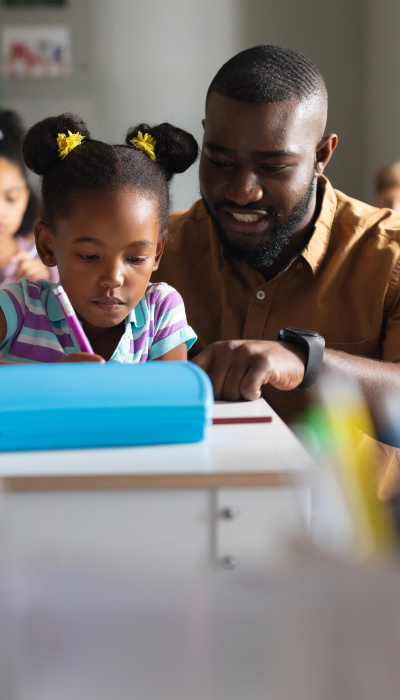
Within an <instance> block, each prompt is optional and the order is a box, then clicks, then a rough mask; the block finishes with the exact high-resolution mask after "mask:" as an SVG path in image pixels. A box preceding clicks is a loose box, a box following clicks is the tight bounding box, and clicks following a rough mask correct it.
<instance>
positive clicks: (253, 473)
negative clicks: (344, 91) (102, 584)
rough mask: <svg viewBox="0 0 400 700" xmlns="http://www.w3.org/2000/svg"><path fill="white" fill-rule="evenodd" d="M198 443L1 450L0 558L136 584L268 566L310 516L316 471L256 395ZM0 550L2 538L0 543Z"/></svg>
mask: <svg viewBox="0 0 400 700" xmlns="http://www.w3.org/2000/svg"><path fill="white" fill-rule="evenodd" d="M215 416H216V417H219V418H221V417H234V416H245V417H251V416H272V422H270V423H261V424H244V425H243V424H240V425H213V426H212V427H211V428H210V432H209V436H208V438H207V440H205V441H204V442H203V443H199V444H190V445H167V446H157V447H139V448H129V449H128V448H121V449H101V450H69V451H51V452H50V451H49V452H30V453H28V452H20V453H2V454H0V478H1V481H0V483H1V484H2V487H3V491H4V494H3V503H2V506H3V507H2V509H0V512H2V513H3V532H4V533H5V534H4V537H3V551H4V552H5V553H6V554H7V556H9V557H11V558H15V559H16V560H21V559H22V560H24V559H26V558H27V557H28V558H29V559H30V560H33V561H34V562H43V561H46V562H54V561H57V562H60V561H61V562H64V561H68V562H69V565H71V566H77V567H78V568H79V567H80V566H81V564H82V563H83V562H84V563H85V565H87V566H88V567H90V568H93V567H94V568H95V569H96V570H97V569H106V570H110V569H112V570H120V569H121V570H124V571H129V573H130V574H132V575H134V576H135V577H139V578H141V579H142V578H149V579H151V580H153V579H154V577H160V576H161V577H162V578H166V579H170V578H174V579H176V578H178V579H181V578H187V577H189V578H190V577H192V576H197V575H198V574H201V573H205V572H210V571H211V572H213V571H214V572H215V571H221V569H224V568H226V569H230V570H231V571H233V570H236V571H244V572H245V571H250V570H253V569H257V570H258V569H260V568H261V569H265V567H268V565H269V563H270V561H271V560H272V559H273V558H274V557H275V556H277V555H279V552H280V551H281V543H282V538H284V537H286V535H287V534H288V533H291V532H295V531H297V530H298V529H299V528H301V527H304V523H306V522H309V520H310V499H311V496H310V493H311V489H310V486H309V484H310V479H309V477H310V474H312V472H313V471H314V469H315V464H314V463H313V461H312V460H311V458H310V457H309V455H308V454H307V452H306V451H305V450H304V448H303V447H302V445H301V444H300V443H299V442H298V440H297V438H296V437H295V436H294V435H293V433H292V432H291V431H290V430H289V429H288V428H287V426H286V425H285V424H284V423H283V422H282V421H281V420H280V418H279V417H278V416H277V415H276V414H275V413H274V412H273V411H272V409H271V408H270V407H269V406H268V405H267V404H266V403H265V402H264V401H263V400H262V399H261V400H259V401H256V402H253V403H238V404H217V405H216V406H215ZM0 544H1V541H0Z"/></svg>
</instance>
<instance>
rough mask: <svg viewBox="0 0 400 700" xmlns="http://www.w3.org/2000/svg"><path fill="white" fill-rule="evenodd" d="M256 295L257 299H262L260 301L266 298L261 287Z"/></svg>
mask: <svg viewBox="0 0 400 700" xmlns="http://www.w3.org/2000/svg"><path fill="white" fill-rule="evenodd" d="M256 297H257V299H260V301H262V300H263V299H265V292H263V290H262V289H259V290H258V292H257V294H256Z"/></svg>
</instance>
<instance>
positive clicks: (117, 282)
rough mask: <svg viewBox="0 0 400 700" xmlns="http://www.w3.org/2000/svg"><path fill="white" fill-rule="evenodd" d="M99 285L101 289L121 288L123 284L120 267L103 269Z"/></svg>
mask: <svg viewBox="0 0 400 700" xmlns="http://www.w3.org/2000/svg"><path fill="white" fill-rule="evenodd" d="M100 284H101V285H102V286H103V287H112V288H115V287H122V286H123V284H124V275H123V270H122V268H121V266H120V265H118V264H114V265H109V266H108V267H107V268H105V269H103V271H102V275H101V278H100Z"/></svg>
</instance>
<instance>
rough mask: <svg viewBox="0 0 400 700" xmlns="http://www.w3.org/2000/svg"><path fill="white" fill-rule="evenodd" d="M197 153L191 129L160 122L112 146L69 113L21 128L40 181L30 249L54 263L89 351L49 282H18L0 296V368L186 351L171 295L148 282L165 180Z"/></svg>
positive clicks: (158, 241)
mask: <svg viewBox="0 0 400 700" xmlns="http://www.w3.org/2000/svg"><path fill="white" fill-rule="evenodd" d="M197 154H198V146H197V143H196V141H195V139H194V138H193V136H191V135H190V134H188V133H187V132H185V131H182V130H181V129H178V128H176V127H173V126H171V125H170V124H161V125H160V126H156V127H154V128H151V129H150V127H149V126H147V125H146V124H141V125H139V126H137V127H135V128H134V129H131V130H130V131H129V132H128V134H127V137H126V145H118V146H111V145H108V144H106V143H102V142H101V141H95V140H93V139H91V138H90V134H89V132H88V129H87V127H86V124H85V123H84V122H83V121H82V120H81V119H79V117H77V116H75V115H73V114H62V115H60V116H59V117H50V118H48V119H44V120H43V121H41V122H39V123H38V124H36V125H35V126H33V127H32V128H31V129H30V130H29V131H28V133H27V135H26V138H25V141H24V146H23V155H24V160H25V163H26V165H27V166H28V168H30V169H31V170H32V171H33V172H35V173H37V174H38V175H41V176H42V212H41V217H42V218H41V221H38V222H36V224H35V228H34V232H35V240H36V248H37V251H38V254H39V256H40V258H41V260H42V262H43V263H44V265H46V266H47V267H50V268H51V267H54V266H55V265H57V267H58V270H59V274H60V282H61V284H62V286H63V287H64V289H65V291H66V293H67V295H68V297H69V299H70V301H71V304H72V306H73V307H74V309H75V312H76V314H77V316H78V318H79V319H80V321H81V323H82V326H83V329H84V331H85V333H86V335H87V337H88V339H89V341H90V343H91V345H92V347H93V350H94V352H95V353H96V355H89V354H85V353H81V352H79V347H78V345H77V343H76V341H75V338H74V337H73V335H72V334H71V332H70V330H69V327H68V325H67V323H66V321H65V318H64V315H63V313H62V312H61V310H60V308H59V307H58V304H57V301H56V299H55V297H54V294H53V293H52V287H53V286H54V285H53V284H52V283H50V282H48V281H46V280H43V279H39V280H36V282H29V281H28V280H26V279H22V280H20V282H19V283H18V284H12V285H9V286H7V287H6V288H5V289H4V290H2V291H0V361H2V362H3V364H5V362H12V363H27V362H58V361H104V360H109V361H111V362H121V363H136V362H145V361H146V360H185V359H186V358H187V348H189V347H190V346H191V345H192V344H193V343H194V341H195V340H196V336H195V334H194V332H193V330H192V329H191V328H190V327H189V326H188V325H187V321H186V316H185V309H184V305H183V302H182V298H181V297H180V295H179V294H178V292H176V291H175V290H174V289H172V287H169V286H168V285H167V284H164V283H158V284H151V283H149V280H150V276H151V273H152V271H153V270H156V269H157V267H158V264H159V261H160V258H161V255H162V252H163V247H164V239H165V236H166V234H167V226H168V214H169V204H170V201H169V188H168V182H169V180H171V178H172V176H173V175H174V173H180V172H184V171H185V170H186V169H187V168H188V167H189V166H190V165H191V164H192V163H193V162H194V161H195V160H196V158H197Z"/></svg>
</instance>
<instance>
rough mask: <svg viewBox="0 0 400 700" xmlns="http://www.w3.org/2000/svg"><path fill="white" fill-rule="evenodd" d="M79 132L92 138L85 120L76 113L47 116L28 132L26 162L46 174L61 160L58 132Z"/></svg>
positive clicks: (38, 173) (31, 167) (23, 150)
mask: <svg viewBox="0 0 400 700" xmlns="http://www.w3.org/2000/svg"><path fill="white" fill-rule="evenodd" d="M68 131H71V133H72V134H76V133H77V132H79V133H80V134H82V136H86V137H87V138H90V133H89V130H88V128H87V126H86V124H85V122H84V121H83V120H82V119H81V118H80V117H78V116H77V115H76V114H68V113H66V114H60V115H59V116H58V117H47V119H43V120H42V121H41V122H37V124H34V126H32V127H31V128H30V129H29V131H28V133H27V134H26V136H25V138H24V142H23V146H22V155H23V157H24V161H25V164H26V165H27V167H28V168H29V170H32V171H33V172H34V173H36V174H37V175H45V173H48V172H49V170H51V168H53V167H54V165H56V163H58V162H59V154H58V145H57V136H58V134H68Z"/></svg>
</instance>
